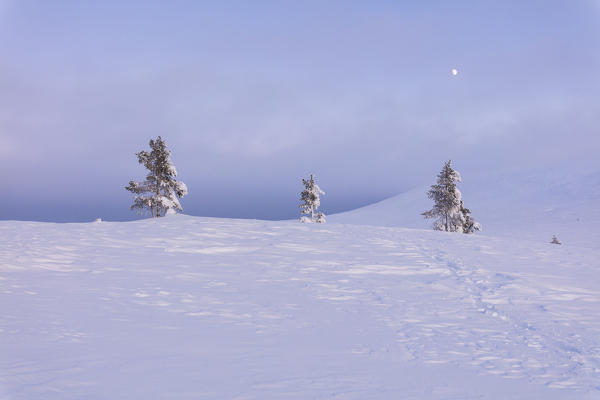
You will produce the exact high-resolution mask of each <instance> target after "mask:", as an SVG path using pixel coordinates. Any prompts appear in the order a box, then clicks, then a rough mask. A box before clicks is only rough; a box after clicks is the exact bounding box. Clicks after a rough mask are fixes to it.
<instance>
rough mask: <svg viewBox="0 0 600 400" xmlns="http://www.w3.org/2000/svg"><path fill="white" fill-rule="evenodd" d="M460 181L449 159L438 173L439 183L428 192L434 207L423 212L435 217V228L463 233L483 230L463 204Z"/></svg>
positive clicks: (426, 216)
mask: <svg viewBox="0 0 600 400" xmlns="http://www.w3.org/2000/svg"><path fill="white" fill-rule="evenodd" d="M458 182H461V177H460V174H459V173H458V171H456V170H454V169H453V168H452V161H451V160H448V162H446V164H444V167H443V168H442V170H441V171H440V173H439V174H438V179H437V183H436V184H435V185H431V189H430V190H429V191H428V192H427V196H428V197H429V198H430V199H432V200H433V202H434V204H433V208H432V209H431V210H429V211H426V212H424V213H423V214H422V215H423V216H425V218H435V221H434V222H433V229H436V230H439V231H447V232H463V233H473V231H474V230H481V225H480V224H479V223H478V222H477V221H475V220H474V219H473V218H472V217H471V215H470V214H471V211H470V210H469V209H468V208H465V207H464V205H463V201H462V195H461V193H460V190H458V188H457V187H456V183H458Z"/></svg>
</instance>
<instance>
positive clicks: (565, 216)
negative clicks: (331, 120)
mask: <svg viewBox="0 0 600 400" xmlns="http://www.w3.org/2000/svg"><path fill="white" fill-rule="evenodd" d="M463 180H464V183H462V184H459V188H460V190H461V191H462V193H463V198H464V200H465V205H466V206H467V207H468V208H469V209H471V211H472V213H473V216H474V217H475V219H477V220H478V221H480V222H481V223H482V225H483V232H481V233H480V234H483V235H486V236H487V235H490V236H504V237H512V238H514V239H516V240H518V239H528V240H532V241H540V242H542V241H549V240H550V239H551V238H552V235H557V236H558V237H559V238H560V240H562V241H563V242H564V243H570V244H576V245H578V246H587V247H596V248H597V247H600V245H599V243H600V170H598V169H591V170H588V171H587V172H579V173H572V172H571V173H567V172H565V171H563V170H560V169H555V170H541V171H540V170H532V171H529V172H525V173H524V172H522V171H520V172H518V173H506V174H495V175H492V176H490V175H489V174H485V175H482V176H475V177H469V176H463ZM433 181H435V177H434V178H433V179H432V182H431V183H433ZM428 189H429V187H428V186H422V187H418V188H415V189H412V190H410V191H408V192H406V193H402V194H399V195H397V196H394V197H391V198H389V199H386V200H383V201H381V202H378V203H375V204H371V205H369V206H366V207H363V208H359V209H356V210H353V211H349V212H345V213H340V214H335V215H330V216H328V217H327V220H328V221H329V222H334V223H349V224H363V225H377V226H398V227H405V228H417V229H430V226H431V221H428V220H425V219H424V218H423V216H422V215H421V213H423V212H424V211H426V210H429V209H430V208H431V207H432V201H431V200H430V199H428V198H427V195H426V192H427V190H428Z"/></svg>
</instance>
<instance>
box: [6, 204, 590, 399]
mask: <svg viewBox="0 0 600 400" xmlns="http://www.w3.org/2000/svg"><path fill="white" fill-rule="evenodd" d="M467 199H468V198H467ZM467 206H471V207H472V208H473V210H474V211H473V212H474V214H473V215H474V216H475V217H476V218H477V217H478V214H477V211H476V208H475V207H474V206H473V205H471V204H467ZM333 219H334V220H335V219H336V218H335V217H334V218H333ZM484 229H485V225H484ZM596 229H597V228H596ZM557 233H558V232H557ZM559 237H560V235H559ZM582 237H589V235H587V234H582ZM549 239H550V237H543V238H539V239H535V240H529V239H519V240H516V239H514V238H511V237H508V236H506V235H505V236H503V235H497V236H495V235H493V234H491V233H489V232H486V234H477V235H462V234H452V233H443V232H434V231H429V230H417V229H406V228H398V227H376V226H366V225H363V226H361V225H343V224H336V223H328V224H324V225H321V224H314V225H311V224H300V223H298V222H295V221H288V222H266V221H253V220H227V219H211V218H198V217H189V216H183V215H177V216H170V217H166V218H162V219H159V220H143V221H136V222H126V223H123V222H120V223H111V222H100V223H80V224H51V223H33V222H10V221H4V222H0V241H1V243H2V246H0V354H1V356H0V399H3V400H4V399H7V400H9V399H10V400H12V399H288V398H289V399H600V262H599V259H600V249H599V246H597V245H594V244H590V243H589V242H582V243H571V242H569V243H565V244H564V245H562V246H558V245H552V244H549V243H547V242H548V241H549Z"/></svg>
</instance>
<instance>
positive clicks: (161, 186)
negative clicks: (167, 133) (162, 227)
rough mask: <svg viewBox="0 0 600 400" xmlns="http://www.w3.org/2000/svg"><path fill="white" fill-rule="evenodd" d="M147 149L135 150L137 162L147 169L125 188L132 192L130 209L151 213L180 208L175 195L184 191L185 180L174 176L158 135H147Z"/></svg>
mask: <svg viewBox="0 0 600 400" xmlns="http://www.w3.org/2000/svg"><path fill="white" fill-rule="evenodd" d="M150 149H151V151H150V152H147V151H140V152H139V153H136V156H137V157H138V162H139V163H140V164H143V165H144V167H146V169H147V170H148V175H146V180H145V181H143V182H134V181H130V182H129V185H128V186H126V187H125V189H127V190H129V191H130V192H132V193H134V194H135V196H134V198H133V205H132V206H131V209H132V210H137V212H138V213H139V214H142V213H143V212H144V210H148V211H150V214H151V215H152V217H162V216H163V215H165V214H170V213H175V212H177V211H183V209H182V208H181V204H180V203H179V200H178V197H183V196H185V195H186V194H187V187H186V186H185V183H183V182H181V181H177V180H175V177H176V176H177V170H176V169H175V166H174V165H173V163H172V162H171V152H170V151H169V150H168V149H167V143H166V142H165V141H164V140H163V139H162V138H161V137H160V136H159V137H158V138H157V139H156V140H153V139H150Z"/></svg>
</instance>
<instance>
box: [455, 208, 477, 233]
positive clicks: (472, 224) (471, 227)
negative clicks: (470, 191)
mask: <svg viewBox="0 0 600 400" xmlns="http://www.w3.org/2000/svg"><path fill="white" fill-rule="evenodd" d="M460 212H461V213H462V215H463V219H464V222H463V228H462V232H463V233H473V232H474V231H480V230H481V224H480V223H479V222H477V221H475V220H474V219H473V218H472V217H471V210H469V209H468V208H465V207H464V206H463V202H462V200H461V201H460Z"/></svg>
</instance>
